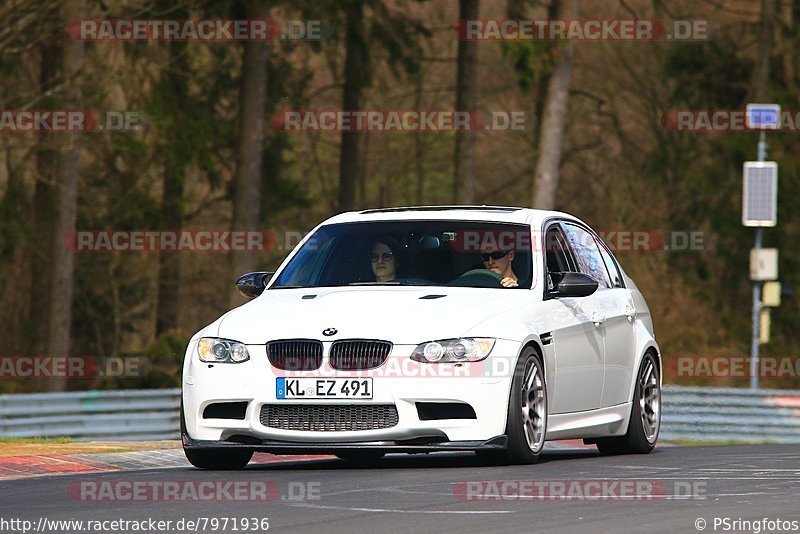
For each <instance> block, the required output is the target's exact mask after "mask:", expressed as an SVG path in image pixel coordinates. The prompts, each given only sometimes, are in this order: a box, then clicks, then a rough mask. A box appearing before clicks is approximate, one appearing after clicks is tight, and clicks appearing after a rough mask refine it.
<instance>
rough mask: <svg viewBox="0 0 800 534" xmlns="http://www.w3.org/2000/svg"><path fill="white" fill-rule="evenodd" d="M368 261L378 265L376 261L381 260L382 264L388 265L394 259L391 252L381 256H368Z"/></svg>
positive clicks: (373, 254)
mask: <svg viewBox="0 0 800 534" xmlns="http://www.w3.org/2000/svg"><path fill="white" fill-rule="evenodd" d="M370 259H371V260H372V263H378V260H383V261H384V263H388V262H390V261H392V259H394V254H393V253H392V252H384V253H383V254H375V253H372V254H370Z"/></svg>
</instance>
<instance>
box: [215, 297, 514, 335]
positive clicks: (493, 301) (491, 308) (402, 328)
mask: <svg viewBox="0 0 800 534" xmlns="http://www.w3.org/2000/svg"><path fill="white" fill-rule="evenodd" d="M440 295H441V296H440ZM423 297H425V298H423ZM526 297H527V298H530V295H529V292H528V291H526V290H522V289H509V290H503V289H483V288H450V287H395V286H393V287H347V288H304V289H275V290H268V291H265V292H264V294H263V295H261V296H260V297H258V298H256V299H255V300H252V301H250V302H248V303H247V304H244V305H243V306H240V307H239V308H236V309H234V310H231V311H230V312H228V313H227V314H225V315H224V316H223V317H222V318H221V320H220V322H219V323H218V325H219V331H218V334H217V335H219V337H223V338H228V339H235V340H237V341H241V342H243V343H245V344H248V345H260V344H264V343H266V342H267V341H270V340H273V339H291V338H310V339H321V340H325V341H335V340H337V339H352V338H365V339H385V340H388V341H391V342H393V343H395V344H409V345H410V344H417V343H422V342H424V341H430V340H433V339H444V338H448V337H459V336H463V335H491V333H490V332H485V333H481V332H470V328H471V327H473V326H475V325H478V324H479V323H482V322H484V321H485V320H486V319H488V318H490V317H492V316H494V315H497V314H499V313H501V312H503V311H508V310H509V309H511V308H514V307H517V306H523V305H524V303H525V301H526V300H527V299H526ZM328 328H335V329H336V330H337V333H336V334H334V335H331V336H323V334H322V331H323V330H325V329H328Z"/></svg>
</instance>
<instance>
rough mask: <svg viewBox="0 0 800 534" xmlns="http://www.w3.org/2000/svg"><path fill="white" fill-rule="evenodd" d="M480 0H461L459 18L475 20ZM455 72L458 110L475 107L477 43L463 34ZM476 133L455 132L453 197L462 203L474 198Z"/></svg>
mask: <svg viewBox="0 0 800 534" xmlns="http://www.w3.org/2000/svg"><path fill="white" fill-rule="evenodd" d="M479 12H480V2H479V0H460V1H459V19H460V20H462V21H464V20H476V19H478V17H479ZM456 63H457V67H456V68H457V73H456V110H457V111H474V110H475V105H476V104H477V95H478V76H477V71H478V43H477V41H474V40H467V39H464V38H463V37H462V39H461V40H460V41H459V42H458V58H457V60H456ZM475 135H476V134H475V133H474V132H471V131H470V132H456V149H455V154H454V173H453V199H454V200H455V202H457V203H461V204H473V203H474V202H475Z"/></svg>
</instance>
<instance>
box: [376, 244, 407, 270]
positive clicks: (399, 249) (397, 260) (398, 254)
mask: <svg viewBox="0 0 800 534" xmlns="http://www.w3.org/2000/svg"><path fill="white" fill-rule="evenodd" d="M378 243H383V244H384V245H386V246H387V247H389V250H391V251H392V254H393V255H394V264H395V266H396V267H395V268H396V269H397V271H398V272H399V270H400V267H401V265H403V263H404V262H403V258H402V254H403V246H402V245H401V244H400V242H399V241H397V240H396V239H395V238H393V237H389V236H379V237H377V238H375V239H373V240H372V241H370V242H369V250H368V252H369V253H372V249H373V248H375V245H377V244H378Z"/></svg>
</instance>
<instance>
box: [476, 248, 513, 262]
mask: <svg viewBox="0 0 800 534" xmlns="http://www.w3.org/2000/svg"><path fill="white" fill-rule="evenodd" d="M508 253H509V251H508V250H505V251H504V250H498V251H497V252H482V253H481V259H482V260H483V261H489V258H492V259H493V260H499V259H500V258H504V257H506V256H507V255H508Z"/></svg>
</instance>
